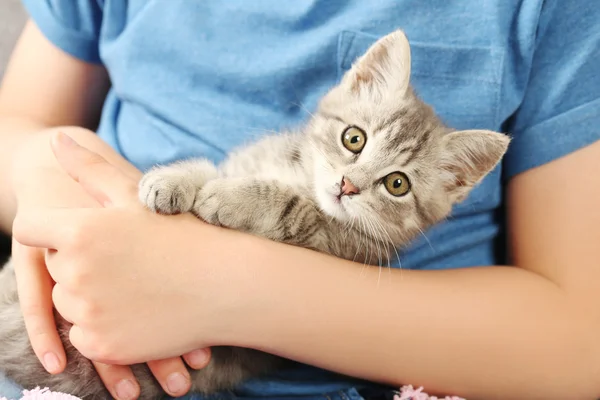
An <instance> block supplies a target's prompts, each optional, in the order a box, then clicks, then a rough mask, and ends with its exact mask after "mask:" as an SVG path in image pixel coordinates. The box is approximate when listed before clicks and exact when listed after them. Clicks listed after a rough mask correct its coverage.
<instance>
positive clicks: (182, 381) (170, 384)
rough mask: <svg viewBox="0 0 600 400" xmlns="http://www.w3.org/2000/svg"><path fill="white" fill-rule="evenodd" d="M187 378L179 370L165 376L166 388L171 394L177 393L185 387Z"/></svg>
mask: <svg viewBox="0 0 600 400" xmlns="http://www.w3.org/2000/svg"><path fill="white" fill-rule="evenodd" d="M187 386H188V380H187V379H186V378H185V376H183V375H182V374H181V373H180V372H174V373H172V374H171V375H169V376H168V377H167V388H168V389H169V392H171V394H177V393H180V392H183V391H184V390H185V389H187Z"/></svg>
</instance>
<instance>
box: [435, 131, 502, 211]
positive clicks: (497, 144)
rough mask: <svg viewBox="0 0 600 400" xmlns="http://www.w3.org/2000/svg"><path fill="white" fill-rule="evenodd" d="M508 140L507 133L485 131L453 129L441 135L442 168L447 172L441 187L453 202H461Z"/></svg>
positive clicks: (499, 155)
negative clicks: (442, 148) (442, 147)
mask: <svg viewBox="0 0 600 400" xmlns="http://www.w3.org/2000/svg"><path fill="white" fill-rule="evenodd" d="M509 143H510V138H509V137H508V136H506V135H504V134H501V133H497V132H492V131H484V130H467V131H456V132H451V133H448V134H447V135H446V136H444V138H443V144H444V147H445V148H444V152H443V157H442V163H441V167H442V169H443V170H444V172H446V173H447V178H446V179H444V187H445V189H446V191H447V193H448V195H449V196H450V199H451V200H452V202H453V203H456V202H460V201H463V200H464V199H465V198H466V197H467V195H468V194H469V192H470V191H471V189H473V187H474V186H475V185H476V184H478V183H479V182H480V181H481V180H482V179H483V178H484V177H485V176H486V175H487V174H488V173H490V172H491V171H492V170H493V169H494V168H495V167H496V165H497V164H498V163H499V162H500V160H501V159H502V157H503V156H504V154H505V153H506V150H507V149H508V144H509Z"/></svg>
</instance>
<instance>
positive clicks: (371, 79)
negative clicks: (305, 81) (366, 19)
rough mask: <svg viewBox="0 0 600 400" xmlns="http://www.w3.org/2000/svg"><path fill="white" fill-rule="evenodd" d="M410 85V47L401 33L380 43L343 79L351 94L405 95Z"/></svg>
mask: <svg viewBox="0 0 600 400" xmlns="http://www.w3.org/2000/svg"><path fill="white" fill-rule="evenodd" d="M409 82H410V45H409V43H408V39H407V38H406V35H405V34H404V32H402V31H401V30H397V31H395V32H392V33H390V34H388V35H386V36H384V37H382V38H381V39H379V40H377V42H375V44H374V45H372V46H371V47H370V48H369V50H367V52H366V53H365V54H364V55H363V56H361V57H360V58H359V59H358V60H357V61H356V62H355V63H354V64H353V65H352V68H351V69H350V70H349V71H348V72H346V74H345V75H344V77H343V78H342V82H341V86H342V87H345V88H346V89H347V90H349V91H350V92H352V93H360V92H361V91H362V90H368V91H369V92H372V93H377V92H379V93H381V92H382V91H384V90H385V91H390V90H391V91H393V92H394V93H397V94H399V95H400V96H403V95H404V94H405V93H406V90H407V88H408V84H409Z"/></svg>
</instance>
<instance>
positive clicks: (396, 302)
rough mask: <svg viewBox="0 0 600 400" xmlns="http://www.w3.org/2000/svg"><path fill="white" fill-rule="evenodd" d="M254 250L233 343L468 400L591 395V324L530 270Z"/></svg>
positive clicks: (594, 365)
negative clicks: (442, 267) (367, 263)
mask: <svg viewBox="0 0 600 400" xmlns="http://www.w3.org/2000/svg"><path fill="white" fill-rule="evenodd" d="M253 256H254V260H253V261H252V268H251V269H252V270H253V277H252V282H251V283H249V282H248V281H246V283H245V285H246V287H245V288H244V289H243V290H244V292H246V291H248V290H250V291H251V292H250V293H248V296H247V298H249V299H256V301H252V302H250V303H249V304H250V310H249V312H248V313H247V314H246V315H247V318H244V321H241V323H242V324H243V326H242V328H241V329H240V333H241V334H243V335H244V337H243V338H236V339H239V340H240V344H241V345H246V346H249V347H255V348H259V349H262V350H265V351H268V352H272V353H276V354H279V355H282V356H286V357H289V358H292V359H295V360H299V361H302V362H306V363H309V364H314V365H317V366H320V367H323V368H326V369H331V370H334V371H338V372H340V373H344V374H348V375H352V376H357V377H361V378H366V379H369V380H373V381H379V382H384V383H388V384H391V385H393V386H399V385H400V384H403V383H411V384H416V385H423V386H425V388H426V389H427V390H428V391H438V392H442V393H444V392H445V393H451V394H458V395H462V396H464V397H466V398H469V399H471V398H473V399H475V398H484V399H502V400H507V399H519V400H522V399H530V398H539V399H541V398H543V399H557V400H558V399H560V400H563V399H567V398H570V399H582V400H583V399H595V398H598V395H600V383H599V382H600V380H599V378H598V377H599V376H600V344H599V341H598V339H597V332H598V331H599V329H598V328H599V327H600V326H599V325H600V324H599V323H598V320H597V319H596V320H592V318H590V317H588V316H586V315H585V313H584V312H583V310H578V308H577V307H576V306H575V305H574V304H571V303H569V301H568V300H567V296H565V294H564V293H563V292H562V291H561V290H560V289H559V288H558V287H557V286H556V285H554V284H552V283H551V282H549V281H547V280H545V279H543V278H541V277H538V276H537V275H535V274H533V273H530V272H528V271H525V270H522V269H519V268H508V267H485V268H471V269H461V270H447V271H403V270H394V271H388V270H387V269H385V268H384V269H383V270H381V271H379V270H378V268H376V267H365V268H361V267H360V266H357V265H355V264H353V263H350V262H346V261H343V260H339V259H334V258H331V257H327V256H324V255H321V254H317V253H314V252H310V251H307V250H303V249H297V248H290V247H289V246H283V245H276V244H273V245H272V244H270V243H265V244H264V245H259V246H257V250H256V253H255V254H253ZM580 311H581V312H580ZM594 396H595V397H594Z"/></svg>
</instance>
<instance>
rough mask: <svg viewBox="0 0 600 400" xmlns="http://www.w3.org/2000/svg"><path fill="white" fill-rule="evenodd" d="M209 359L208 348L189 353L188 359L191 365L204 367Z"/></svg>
mask: <svg viewBox="0 0 600 400" xmlns="http://www.w3.org/2000/svg"><path fill="white" fill-rule="evenodd" d="M207 359H208V351H206V350H194V351H192V352H191V353H190V354H188V360H189V361H190V364H191V365H190V367H192V368H194V367H198V368H199V367H203V366H204V364H206V360H207Z"/></svg>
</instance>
